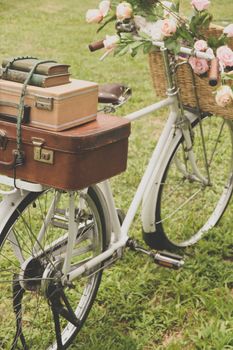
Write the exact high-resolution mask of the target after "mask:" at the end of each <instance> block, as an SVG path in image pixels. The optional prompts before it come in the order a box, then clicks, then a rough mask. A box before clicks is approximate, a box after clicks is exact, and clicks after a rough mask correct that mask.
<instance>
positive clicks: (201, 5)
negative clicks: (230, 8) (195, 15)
mask: <svg viewBox="0 0 233 350" xmlns="http://www.w3.org/2000/svg"><path fill="white" fill-rule="evenodd" d="M191 5H192V6H193V7H194V8H195V9H196V10H197V11H203V10H206V9H207V8H208V6H209V5H210V1H209V0H192V1H191Z"/></svg>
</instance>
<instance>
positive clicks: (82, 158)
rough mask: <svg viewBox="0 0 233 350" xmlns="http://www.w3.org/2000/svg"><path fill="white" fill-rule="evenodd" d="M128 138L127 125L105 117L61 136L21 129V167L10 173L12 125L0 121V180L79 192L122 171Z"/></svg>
mask: <svg viewBox="0 0 233 350" xmlns="http://www.w3.org/2000/svg"><path fill="white" fill-rule="evenodd" d="M129 134H130V122H129V121H127V120H126V119H123V118H119V117H115V116H109V115H98V117H97V120H95V121H93V122H90V123H87V124H85V125H81V126H79V127H75V128H72V129H69V130H65V131H61V132H52V131H48V130H41V129H38V128H34V127H31V126H25V125H23V126H22V151H23V154H24V164H23V165H20V166H17V167H15V173H14V168H13V167H12V160H14V150H15V149H16V125H15V124H13V123H9V122H5V121H0V174H3V175H7V176H10V177H13V176H15V177H16V178H17V179H21V180H26V181H30V182H35V183H40V184H43V185H47V186H51V187H55V188H59V189H65V190H77V189H82V188H84V187H87V186H89V185H91V184H94V183H97V182H100V181H102V180H105V179H108V178H110V177H111V176H114V175H116V174H119V173H120V172H122V171H124V170H125V169H126V164H127V151H128V137H129Z"/></svg>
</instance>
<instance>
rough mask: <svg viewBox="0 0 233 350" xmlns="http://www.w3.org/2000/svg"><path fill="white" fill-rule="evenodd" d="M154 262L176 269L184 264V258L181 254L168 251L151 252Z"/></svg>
mask: <svg viewBox="0 0 233 350" xmlns="http://www.w3.org/2000/svg"><path fill="white" fill-rule="evenodd" d="M151 257H152V258H153V259H154V262H155V263H156V264H158V265H160V266H163V267H167V268H170V269H174V270H178V269H180V268H181V267H182V266H183V265H184V260H183V258H182V257H181V256H179V255H176V254H173V253H170V252H166V251H163V252H157V253H151Z"/></svg>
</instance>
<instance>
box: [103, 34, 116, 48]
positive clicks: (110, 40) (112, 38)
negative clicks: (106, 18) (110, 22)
mask: <svg viewBox="0 0 233 350" xmlns="http://www.w3.org/2000/svg"><path fill="white" fill-rule="evenodd" d="M119 42H120V38H119V36H118V35H106V39H105V40H104V47H105V49H106V50H112V49H114V47H116V45H117V44H118V43H119Z"/></svg>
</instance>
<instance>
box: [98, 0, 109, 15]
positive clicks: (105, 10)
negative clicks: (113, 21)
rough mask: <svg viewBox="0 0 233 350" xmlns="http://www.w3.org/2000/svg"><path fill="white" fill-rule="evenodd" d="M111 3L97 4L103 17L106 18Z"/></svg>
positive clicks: (104, 0)
mask: <svg viewBox="0 0 233 350" xmlns="http://www.w3.org/2000/svg"><path fill="white" fill-rule="evenodd" d="M110 5H111V2H110V1H109V0H103V1H101V2H100V4H99V9H100V11H101V12H102V15H103V17H105V16H107V14H108V12H109V10H110Z"/></svg>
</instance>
